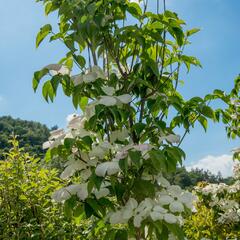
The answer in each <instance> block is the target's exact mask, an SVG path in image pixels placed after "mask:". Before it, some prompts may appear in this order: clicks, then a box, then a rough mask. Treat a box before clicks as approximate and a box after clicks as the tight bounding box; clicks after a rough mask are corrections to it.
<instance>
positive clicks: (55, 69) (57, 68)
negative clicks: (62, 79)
mask: <svg viewBox="0 0 240 240" xmlns="http://www.w3.org/2000/svg"><path fill="white" fill-rule="evenodd" d="M44 68H46V69H48V70H49V73H50V74H51V75H52V76H55V75H57V74H61V75H66V74H67V75H69V74H70V70H69V69H68V68H67V67H66V66H64V65H62V64H49V65H47V66H46V67H44Z"/></svg>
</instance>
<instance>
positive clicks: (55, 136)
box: [42, 129, 66, 149]
mask: <svg viewBox="0 0 240 240" xmlns="http://www.w3.org/2000/svg"><path fill="white" fill-rule="evenodd" d="M65 135H66V134H65V133H64V130H63V129H58V130H54V131H51V132H50V137H49V140H48V141H46V142H44V143H43V146H42V148H43V149H48V148H50V149H51V148H54V147H57V146H58V145H60V144H62V143H63V140H64V137H65Z"/></svg>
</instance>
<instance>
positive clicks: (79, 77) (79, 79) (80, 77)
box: [71, 74, 83, 86]
mask: <svg viewBox="0 0 240 240" xmlns="http://www.w3.org/2000/svg"><path fill="white" fill-rule="evenodd" d="M71 79H72V81H73V84H74V86H77V85H79V84H82V83H83V75H82V74H78V75H75V76H72V77H71Z"/></svg>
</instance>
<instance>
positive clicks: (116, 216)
mask: <svg viewBox="0 0 240 240" xmlns="http://www.w3.org/2000/svg"><path fill="white" fill-rule="evenodd" d="M109 222H110V223H111V224H119V223H123V222H124V220H123V218H122V212H121V211H117V212H114V213H112V214H111V215H110V218H109Z"/></svg>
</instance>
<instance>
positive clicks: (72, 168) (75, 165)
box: [60, 160, 87, 179]
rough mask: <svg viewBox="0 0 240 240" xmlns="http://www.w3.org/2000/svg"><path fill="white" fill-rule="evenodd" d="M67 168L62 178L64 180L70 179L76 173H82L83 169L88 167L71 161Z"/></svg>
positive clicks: (82, 163) (80, 162) (79, 162)
mask: <svg viewBox="0 0 240 240" xmlns="http://www.w3.org/2000/svg"><path fill="white" fill-rule="evenodd" d="M66 165H67V167H66V168H65V169H64V171H63V172H62V173H61V175H60V178H62V179H68V178H70V177H71V176H73V175H74V174H75V172H77V171H80V170H82V169H86V167H87V165H86V164H85V163H84V162H82V161H80V160H77V161H75V160H74V161H70V162H68V163H67V164H66Z"/></svg>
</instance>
